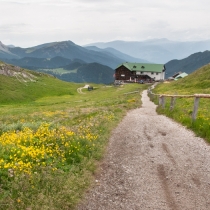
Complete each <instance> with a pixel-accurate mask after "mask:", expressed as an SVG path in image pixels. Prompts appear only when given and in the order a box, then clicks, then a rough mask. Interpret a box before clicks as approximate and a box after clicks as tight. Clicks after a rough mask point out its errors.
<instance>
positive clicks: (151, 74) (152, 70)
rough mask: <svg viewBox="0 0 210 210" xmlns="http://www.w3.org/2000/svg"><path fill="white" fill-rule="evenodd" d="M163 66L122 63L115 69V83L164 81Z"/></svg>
mask: <svg viewBox="0 0 210 210" xmlns="http://www.w3.org/2000/svg"><path fill="white" fill-rule="evenodd" d="M165 70H166V68H165V65H163V64H152V63H128V62H126V63H122V64H120V65H119V66H118V67H117V68H116V69H115V81H124V82H126V81H127V82H140V81H144V82H147V81H159V80H164V79H165Z"/></svg>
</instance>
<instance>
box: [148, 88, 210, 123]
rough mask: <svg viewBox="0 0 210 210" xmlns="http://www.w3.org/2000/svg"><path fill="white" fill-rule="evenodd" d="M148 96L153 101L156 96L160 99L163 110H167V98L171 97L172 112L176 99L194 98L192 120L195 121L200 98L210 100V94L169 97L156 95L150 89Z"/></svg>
mask: <svg viewBox="0 0 210 210" xmlns="http://www.w3.org/2000/svg"><path fill="white" fill-rule="evenodd" d="M148 94H149V96H150V97H151V99H153V98H154V96H157V97H159V106H162V108H163V109H164V108H165V98H166V97H170V98H171V102H170V110H173V108H174V106H175V100H176V98H194V107H193V112H192V120H193V121H194V120H195V119H196V116H197V113H198V107H199V101H200V98H210V94H194V95H167V94H154V93H153V92H152V91H151V89H148Z"/></svg>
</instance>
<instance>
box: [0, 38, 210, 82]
mask: <svg viewBox="0 0 210 210" xmlns="http://www.w3.org/2000/svg"><path fill="white" fill-rule="evenodd" d="M208 50H210V40H206V41H199V42H175V41H170V40H167V39H154V40H147V41H142V42H126V41H113V42H107V43H102V42H100V43H93V44H89V45H87V46H84V47H82V46H79V45H76V44H75V43H73V42H71V41H63V42H52V43H46V44H42V45H38V46H34V47H29V48H21V47H15V46H13V45H8V46H7V45H4V44H3V43H2V42H0V60H2V61H4V62H6V63H10V64H13V65H16V66H20V67H23V68H27V69H31V70H36V71H42V72H47V73H50V74H53V75H54V76H56V77H58V78H60V79H62V80H65V81H71V82H86V81H88V82H95V83H110V82H112V81H113V74H114V71H113V70H114V69H115V68H116V67H117V66H119V64H121V63H123V62H140V63H148V62H150V63H161V64H165V65H166V73H167V74H166V77H169V76H172V75H173V74H174V73H175V72H178V71H182V72H186V73H190V72H192V71H194V70H196V69H197V68H199V67H201V66H202V65H205V64H207V63H209V51H208ZM200 51H205V52H203V53H202V52H200ZM199 52H200V53H199ZM189 55H191V56H189ZM188 56H189V57H188ZM175 59H176V60H175ZM178 59H179V60H178ZM106 71H107V72H106ZM89 74H90V75H91V76H90V75H89ZM101 75H102V76H101ZM105 77H106V78H107V79H105ZM91 78H92V79H91Z"/></svg>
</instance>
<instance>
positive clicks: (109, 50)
mask: <svg viewBox="0 0 210 210" xmlns="http://www.w3.org/2000/svg"><path fill="white" fill-rule="evenodd" d="M85 48H87V49H89V50H94V51H97V52H104V53H107V54H110V53H111V54H112V55H113V56H116V57H118V58H121V59H123V60H124V62H137V63H149V61H147V60H143V59H140V58H135V57H132V56H130V55H127V54H125V53H122V52H120V51H118V50H116V49H114V48H112V47H107V48H104V49H101V48H98V47H96V46H87V47H85Z"/></svg>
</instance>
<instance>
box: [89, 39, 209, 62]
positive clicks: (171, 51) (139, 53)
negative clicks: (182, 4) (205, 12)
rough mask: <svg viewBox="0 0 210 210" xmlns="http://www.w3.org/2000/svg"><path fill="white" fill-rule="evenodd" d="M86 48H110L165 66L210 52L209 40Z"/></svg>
mask: <svg viewBox="0 0 210 210" xmlns="http://www.w3.org/2000/svg"><path fill="white" fill-rule="evenodd" d="M87 46H95V47H98V48H101V49H106V48H109V47H111V48H114V49H116V50H118V51H120V52H122V53H125V54H127V55H130V56H133V57H137V58H141V59H145V60H147V61H150V62H152V63H160V64H165V63H167V62H169V61H170V60H173V59H183V58H186V57H187V56H189V55H191V54H193V53H196V52H202V51H206V50H210V40H206V41H191V42H178V41H170V40H168V39H152V40H146V41H133V42H131V41H130V42H129V41H112V42H97V43H91V44H88V45H86V47H87Z"/></svg>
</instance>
